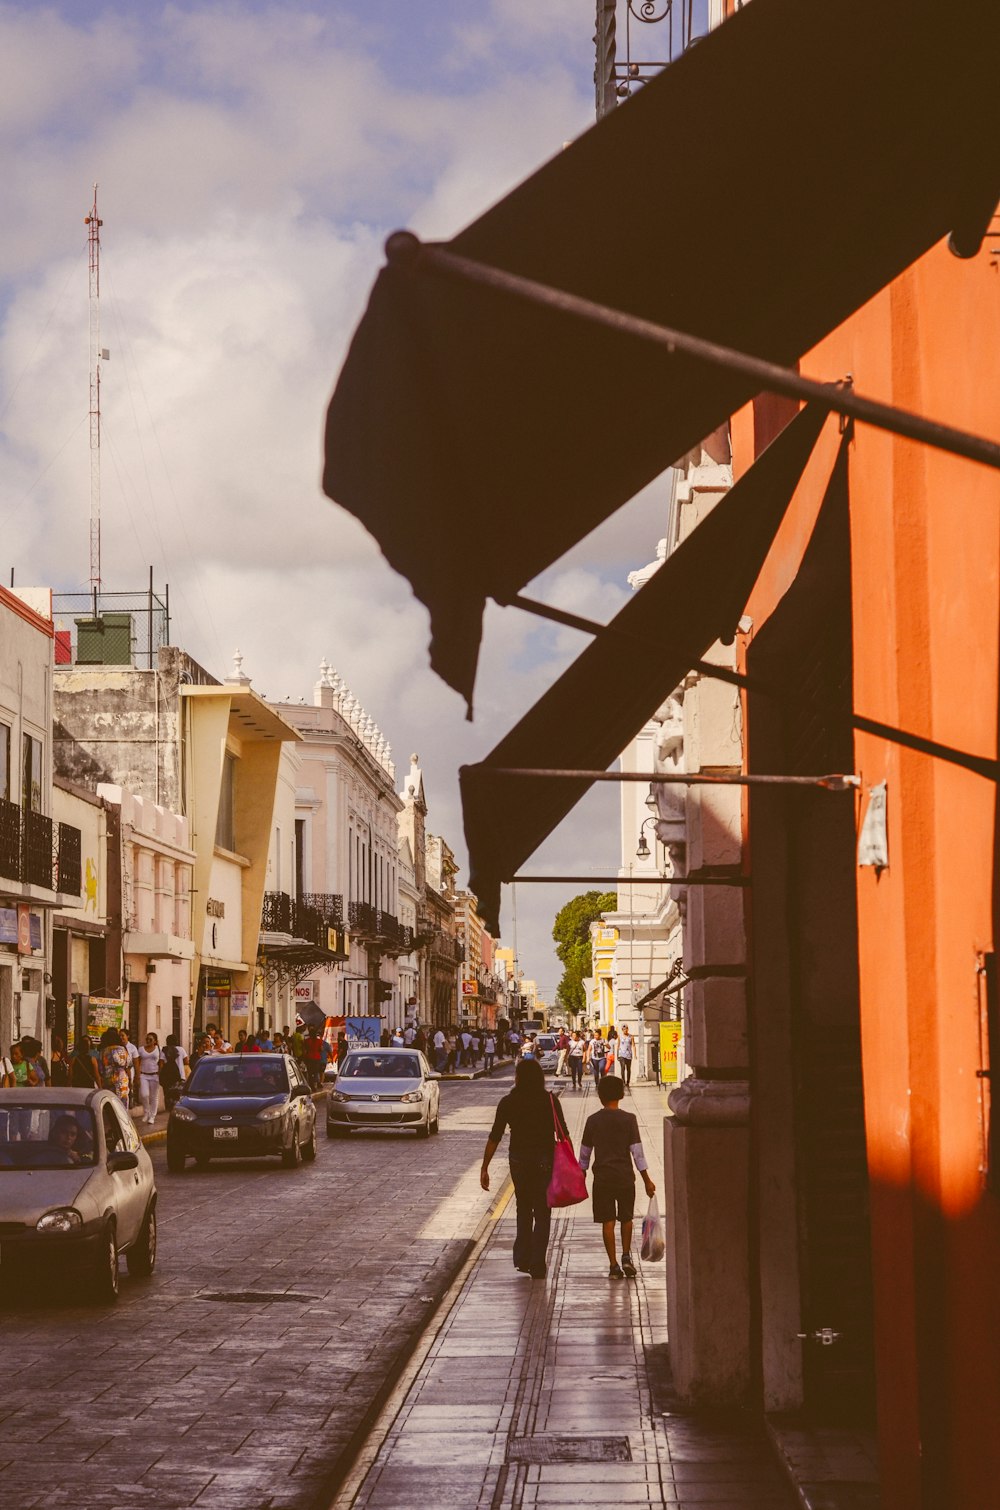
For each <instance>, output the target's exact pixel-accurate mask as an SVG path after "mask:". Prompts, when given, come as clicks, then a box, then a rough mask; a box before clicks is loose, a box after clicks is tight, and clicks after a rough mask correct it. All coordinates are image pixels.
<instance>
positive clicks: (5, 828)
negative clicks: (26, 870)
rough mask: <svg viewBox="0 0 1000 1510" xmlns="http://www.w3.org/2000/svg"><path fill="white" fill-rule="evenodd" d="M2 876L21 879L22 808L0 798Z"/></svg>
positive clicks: (0, 866) (0, 870)
mask: <svg viewBox="0 0 1000 1510" xmlns="http://www.w3.org/2000/svg"><path fill="white" fill-rule="evenodd" d="M0 876H8V877H9V878H10V879H11V880H13V881H19V880H20V879H21V809H20V808H19V807H18V805H17V803H16V802H8V801H7V799H6V798H0Z"/></svg>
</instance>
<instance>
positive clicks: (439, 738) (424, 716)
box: [0, 0, 667, 993]
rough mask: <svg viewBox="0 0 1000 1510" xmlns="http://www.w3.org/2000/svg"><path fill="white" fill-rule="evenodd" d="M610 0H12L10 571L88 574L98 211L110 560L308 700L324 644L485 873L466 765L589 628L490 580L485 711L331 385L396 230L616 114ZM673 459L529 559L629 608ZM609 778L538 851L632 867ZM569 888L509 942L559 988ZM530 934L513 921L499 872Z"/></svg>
mask: <svg viewBox="0 0 1000 1510" xmlns="http://www.w3.org/2000/svg"><path fill="white" fill-rule="evenodd" d="M593 24H594V6H593V0H476V3H475V5H472V6H470V5H469V4H468V3H467V0H422V3H421V4H419V5H415V4H413V3H412V0H365V3H360V0H355V3H349V0H323V3H318V0H314V3H312V4H309V3H304V0H302V3H300V0H281V3H280V4H267V3H259V0H227V3H219V4H209V3H198V0H182V3H173V4H161V3H157V0H141V3H137V0H131V3H128V4H125V3H118V4H108V5H104V4H98V3H93V0H63V3H55V4H51V5H45V4H38V3H35V0H32V3H30V4H26V3H14V4H3V3H0V141H2V148H3V160H4V163H5V170H6V171H5V203H6V211H5V217H4V218H5V227H6V229H5V238H4V239H5V256H4V258H3V259H2V265H0V532H2V537H3V539H4V540H5V541H6V542H7V547H8V556H9V559H8V561H7V562H4V561H3V560H2V559H0V572H2V574H3V575H2V580H4V581H5V582H6V581H9V571H10V570H11V569H13V570H14V572H15V580H16V582H17V583H18V585H29V584H31V585H34V584H46V585H51V586H53V587H55V588H56V589H57V590H62V591H72V590H75V589H78V588H85V587H86V586H87V583H88V580H89V514H90V491H91V467H90V454H89V426H88V409H89V365H90V341H89V324H88V321H89V310H88V266H87V228H86V226H85V224H84V217H85V216H86V214H87V213H88V212H89V209H90V206H91V202H92V197H93V185H94V184H95V182H96V183H97V184H98V185H99V189H98V196H99V198H98V203H99V210H100V215H101V218H102V220H103V222H104V224H103V228H102V231H101V237H102V249H101V304H100V309H101V338H100V339H101V345H102V346H105V347H107V348H108V349H109V351H110V357H109V360H108V361H107V362H105V363H104V364H103V368H102V389H101V404H102V416H103V432H102V447H101V458H102V459H101V518H102V577H103V581H104V584H105V587H106V588H107V589H108V590H116V589H117V590H130V589H134V588H141V587H142V586H143V585H144V584H145V583H146V580H147V576H148V570H149V566H150V565H152V567H153V570H154V576H155V580H156V583H157V585H158V586H162V584H163V583H165V582H169V584H170V597H171V610H172V630H173V632H172V635H171V638H172V639H173V641H174V642H175V643H177V644H180V645H182V646H183V647H184V648H185V649H186V650H188V651H189V652H190V653H191V654H193V655H194V656H195V658H196V659H197V660H199V661H200V662H201V663H202V664H203V665H205V666H206V667H207V668H208V669H209V670H210V671H212V672H213V673H214V674H215V675H217V676H219V677H224V676H226V675H228V674H229V672H230V670H231V661H232V655H233V652H234V650H235V649H236V648H237V647H239V649H240V650H241V651H242V653H243V657H244V669H245V672H246V674H248V675H249V676H251V677H252V679H253V684H254V687H255V688H256V689H257V690H258V691H259V692H260V693H261V694H262V695H264V696H267V697H270V698H275V699H292V700H297V699H298V698H303V699H305V700H307V701H308V700H310V699H311V695H312V687H313V684H314V682H315V681H316V679H317V676H318V667H319V663H320V661H321V660H322V659H324V658H325V659H327V660H328V661H329V662H330V663H331V664H332V665H333V666H334V667H336V669H337V670H338V671H339V672H340V674H341V676H342V677H343V678H344V680H345V681H346V682H347V684H348V685H349V686H350V688H351V689H352V691H353V692H354V693H355V695H356V696H357V697H358V698H359V699H360V700H361V702H362V703H363V705H364V706H365V708H366V709H367V711H368V712H370V713H371V715H372V717H373V718H374V719H375V721H376V722H377V723H378V725H379V726H380V728H381V729H382V730H383V732H384V733H385V734H386V736H387V738H388V739H389V740H390V742H391V744H392V748H393V756H394V759H395V761H396V767H397V777H398V783H397V784H400V785H401V782H402V777H403V773H404V772H405V770H406V769H407V767H408V760H409V755H410V752H411V751H414V752H417V753H418V754H419V756H420V760H421V765H422V767H423V771H424V781H425V788H426V791H427V795H428V802H429V805H430V812H429V819H428V821H429V826H430V828H431V830H432V832H436V833H441V834H443V835H444V837H445V838H446V839H447V840H448V842H449V843H450V844H451V845H452V847H453V848H454V849H455V851H456V854H457V855H458V857H459V860H460V863H461V864H462V865H463V873H462V875H460V877H459V880H460V882H462V881H463V880H464V878H465V874H466V872H465V871H464V864H465V847H464V842H463V839H462V822H461V806H460V802H459V798H458V781H457V770H458V767H459V765H461V764H462V763H464V762H466V761H469V760H475V759H477V758H479V757H481V756H482V755H484V754H485V753H486V752H487V751H488V750H489V749H490V748H491V747H492V746H493V744H495V743H496V741H497V740H498V739H499V738H500V737H501V735H502V734H504V733H505V732H506V731H507V729H508V728H509V727H510V726H511V724H513V723H514V722H515V721H516V719H517V718H518V717H519V716H520V714H521V713H522V712H523V711H524V710H525V709H526V708H527V707H529V706H530V704H531V703H532V702H533V701H534V700H535V698H536V697H537V696H538V695H539V694H540V693H541V692H542V691H543V690H544V688H545V687H546V686H547V685H548V684H549V683H550V682H551V680H552V679H553V678H554V677H555V676H556V675H558V673H559V672H560V671H561V670H562V669H563V668H564V667H565V666H566V665H568V664H569V662H570V661H571V660H572V659H573V657H574V656H575V655H576V654H578V653H579V652H580V650H582V649H583V648H584V645H585V643H586V641H585V639H584V638H583V637H582V636H581V635H579V634H578V633H576V632H574V631H570V630H563V629H559V628H555V627H553V626H546V625H544V624H542V623H541V622H540V621H537V620H533V619H530V618H528V617H526V616H525V615H523V614H520V613H519V612H518V611H517V610H513V609H505V610H500V609H496V608H490V609H489V610H488V612H487V621H486V629H485V640H484V649H483V654H482V657H481V661H480V671H479V678H478V683H477V689H476V720H475V722H474V723H473V724H471V725H470V724H467V723H466V722H465V717H464V711H465V710H464V706H463V704H462V702H461V700H460V699H459V698H458V697H457V696H456V695H455V694H454V693H453V692H451V691H450V690H449V689H448V688H446V687H445V686H444V684H443V683H441V682H440V681H439V680H438V679H437V678H436V677H435V676H434V675H433V674H432V673H431V672H430V670H429V669H428V664H427V649H426V647H427V639H428V633H427V617H426V612H425V610H424V609H423V607H422V606H421V605H420V604H419V603H417V602H416V600H415V599H414V598H413V596H412V593H411V592H410V589H409V586H408V584H407V583H406V582H405V581H404V580H403V579H402V578H400V577H398V576H397V575H396V574H395V573H394V572H393V571H392V570H391V568H390V567H389V566H388V565H387V564H386V563H385V561H384V560H383V558H382V556H381V554H380V552H379V550H378V548H377V546H376V545H375V543H374V542H373V540H372V539H371V538H370V537H369V536H368V535H367V534H366V532H365V531H364V529H363V528H362V526H361V525H360V524H358V523H357V522H356V521H355V520H353V519H352V518H351V517H350V516H349V515H348V514H346V513H345V512H343V511H342V510H340V509H339V508H338V507H337V506H336V505H335V504H333V503H331V502H330V501H329V500H328V499H327V498H325V496H324V495H323V493H322V491H321V488H320V473H321V447H322V437H323V423H324V417H325V410H326V406H327V404H328V402H329V398H330V394H331V393H332V391H333V387H334V384H335V381H336V377H337V373H338V371H339V369H340V366H341V363H342V361H343V358H344V355H345V352H346V347H347V343H348V341H349V339H350V335H351V332H352V330H353V328H354V327H355V325H356V323H357V321H358V319H359V318H360V315H361V313H362V311H363V309H364V304H365V300H366V297H367V294H368V290H369V288H370V286H371V284H372V282H373V281H374V278H375V275H376V273H377V271H378V269H379V267H380V266H381V263H382V260H383V258H382V246H383V243H384V240H385V237H386V235H387V234H388V233H389V232H390V231H392V230H394V229H396V228H398V227H402V226H409V227H412V228H413V229H414V230H415V231H417V232H418V233H419V234H420V235H421V236H425V237H432V238H446V237H449V236H451V235H453V234H454V233H455V232H457V231H458V230H460V229H461V228H462V227H463V226H464V225H466V224H467V223H468V222H469V221H470V220H473V219H474V218H475V217H476V216H477V215H479V214H480V213H481V212H482V211H483V210H485V209H486V208H487V207H488V206H489V205H490V204H492V203H493V202H495V200H497V199H498V198H499V197H501V196H502V195H503V194H504V193H505V192H506V191H508V190H509V189H511V188H513V187H514V186H515V185H516V184H517V183H518V182H519V181H520V180H521V179H522V178H524V177H525V176H526V175H527V174H528V173H530V172H531V171H532V170H533V169H534V168H536V167H537V166H539V164H541V163H542V162H544V161H545V160H546V159H547V158H549V157H551V156H553V155H554V154H555V153H557V152H559V151H560V150H561V149H562V146H563V144H564V143H565V142H566V141H568V140H570V139H572V138H574V137H575V136H577V135H579V134H580V133H581V132H582V131H584V130H586V129H587V128H588V127H589V126H590V125H591V123H592V119H593V84H592V72H593V43H592V35H593ZM666 506H667V489H666V484H665V482H663V481H661V482H660V483H656V484H653V485H652V486H651V487H650V488H648V489H647V490H645V492H644V493H643V494H642V495H640V497H639V498H637V499H636V500H633V502H632V503H630V504H629V505H628V506H627V507H626V508H625V509H624V510H621V511H620V512H619V513H618V514H617V515H615V516H614V517H613V518H612V519H611V520H610V521H608V522H606V523H605V524H604V525H602V526H601V527H600V528H599V529H598V530H596V531H595V532H594V533H593V534H592V535H591V536H589V537H588V538H587V539H586V540H585V541H583V542H582V543H581V544H580V545H579V546H578V547H577V548H576V549H575V550H574V551H573V552H571V553H570V554H569V555H567V556H566V557H564V558H563V559H562V561H560V562H559V563H557V564H556V565H555V566H554V567H553V568H551V569H550V570H549V571H547V572H546V573H545V574H544V575H543V576H542V577H541V578H539V579H538V581H537V582H535V583H534V584H532V585H531V588H530V592H531V594H532V595H534V596H536V597H541V598H544V599H545V600H547V601H548V602H551V603H553V604H557V605H558V606H560V607H563V608H567V609H569V610H571V611H573V612H576V613H579V614H582V615H585V616H588V617H593V618H597V619H602V620H605V619H607V618H609V617H610V616H611V615H612V614H613V613H614V612H615V611H616V609H617V608H618V607H620V606H621V604H622V602H623V601H624V599H625V597H626V596H627V593H628V588H627V585H626V577H627V573H628V572H629V571H630V570H632V569H634V568H635V567H637V566H641V565H642V564H644V563H645V562H647V561H648V560H650V559H652V557H653V555H654V552H655V545H656V541H657V538H658V537H659V535H661V534H662V533H663V530H664V521H665V517H666ZM619 842H620V841H619V834H618V799H617V792H616V789H615V788H614V787H605V788H604V789H602V790H601V791H600V792H597V793H592V794H591V795H590V796H589V797H588V798H586V799H585V800H584V802H583V803H582V804H580V806H579V807H578V808H577V809H576V810H575V812H574V813H573V814H572V815H571V816H570V817H569V818H568V819H567V820H566V821H565V822H564V823H563V825H562V826H561V827H560V829H559V830H558V831H557V832H556V834H554V835H553V836H552V838H551V839H550V840H549V841H548V843H547V844H546V845H545V846H544V848H543V849H542V850H540V851H539V852H538V854H537V856H536V857H535V859H534V861H533V862H532V866H531V868H532V869H533V870H534V871H536V872H543V871H548V872H550V873H565V874H573V873H578V872H580V873H582V872H589V873H594V874H598V873H599V874H614V873H615V871H616V869H617V865H618V854H619ZM576 889H577V888H575V887H568V888H566V887H564V888H561V889H560V888H557V887H552V888H550V887H531V888H528V887H521V888H520V889H519V893H518V898H517V947H518V955H519V959H520V963H521V966H522V969H523V970H524V973H525V974H526V975H528V976H530V977H533V978H535V979H537V980H538V981H539V983H540V984H541V986H542V987H543V988H544V989H545V990H546V991H547V992H549V993H551V991H552V990H553V989H554V987H555V985H556V982H557V980H558V976H559V969H560V967H559V965H558V962H557V960H556V958H555V955H554V950H553V945H552V939H551V927H552V918H553V916H554V914H555V912H556V910H557V909H558V907H559V906H560V905H562V903H563V902H564V901H566V900H568V898H569V897H570V896H571V895H572V894H573V893H574V891H575V890H576ZM503 932H504V942H505V943H508V944H509V943H511V942H513V929H512V909H511V905H510V893H509V890H507V891H505V905H504V913H503Z"/></svg>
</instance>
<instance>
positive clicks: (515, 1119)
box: [490, 1090, 569, 1162]
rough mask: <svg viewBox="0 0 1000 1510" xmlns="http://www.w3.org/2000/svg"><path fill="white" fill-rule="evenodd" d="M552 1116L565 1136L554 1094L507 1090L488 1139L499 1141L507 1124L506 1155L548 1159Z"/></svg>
mask: <svg viewBox="0 0 1000 1510" xmlns="http://www.w3.org/2000/svg"><path fill="white" fill-rule="evenodd" d="M553 1107H555V1114H556V1120H557V1121H558V1123H559V1127H560V1130H561V1132H562V1134H563V1136H564V1137H569V1131H568V1129H567V1127H566V1118H565V1117H564V1116H563V1110H562V1107H561V1106H560V1105H559V1101H558V1099H557V1097H555V1096H552V1095H549V1094H548V1093H546V1094H545V1095H544V1096H522V1095H520V1094H519V1093H518V1092H517V1091H516V1090H513V1091H509V1092H508V1093H507V1095H506V1096H504V1097H503V1098H502V1099H501V1101H500V1103H499V1105H498V1106H497V1114H496V1116H495V1117H494V1119H493V1127H492V1129H491V1130H490V1142H491V1143H499V1142H500V1139H501V1138H502V1137H503V1135H504V1131H505V1129H506V1128H508V1127H509V1128H510V1157H511V1158H512V1159H537V1160H538V1161H540V1162H544V1161H545V1160H548V1159H551V1158H552V1154H553V1151H554V1149H555V1146H556V1131H555V1123H554V1122H553V1120H552V1108H553Z"/></svg>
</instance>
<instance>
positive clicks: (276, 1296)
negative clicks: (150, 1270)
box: [195, 1290, 319, 1306]
mask: <svg viewBox="0 0 1000 1510" xmlns="http://www.w3.org/2000/svg"><path fill="white" fill-rule="evenodd" d="M195 1299H196V1300H231V1301H233V1302H235V1304H236V1305H241V1306H266V1305H270V1304H271V1302H272V1301H281V1300H287V1301H294V1302H295V1303H296V1304H298V1305H301V1304H302V1303H303V1301H306V1300H318V1299H319V1296H318V1295H296V1294H295V1293H294V1292H292V1291H291V1290H210V1291H209V1292H208V1293H207V1294H203V1295H196V1296H195Z"/></svg>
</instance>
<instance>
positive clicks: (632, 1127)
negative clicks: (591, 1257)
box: [580, 1075, 656, 1279]
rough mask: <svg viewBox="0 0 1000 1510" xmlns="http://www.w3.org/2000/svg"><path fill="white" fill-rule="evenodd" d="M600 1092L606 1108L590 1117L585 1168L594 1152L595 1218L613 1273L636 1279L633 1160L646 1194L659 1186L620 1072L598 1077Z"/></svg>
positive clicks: (583, 1147)
mask: <svg viewBox="0 0 1000 1510" xmlns="http://www.w3.org/2000/svg"><path fill="white" fill-rule="evenodd" d="M597 1094H598V1096H599V1097H600V1101H601V1108H602V1109H601V1110H600V1111H599V1112H592V1113H591V1115H590V1116H589V1117H588V1118H587V1125H586V1127H585V1128H584V1129H583V1138H582V1139H581V1142H580V1168H581V1169H582V1170H583V1171H584V1173H586V1171H587V1169H588V1168H589V1166H590V1156H591V1154H593V1155H594V1192H593V1198H594V1221H595V1222H600V1224H601V1231H602V1233H603V1236H604V1247H605V1249H606V1251H607V1255H608V1263H609V1265H610V1267H609V1269H608V1278H609V1279H625V1278H628V1279H635V1277H636V1267H635V1263H634V1261H633V1259H632V1217H633V1215H634V1213H635V1175H634V1174H633V1173H632V1165H633V1163H634V1164H635V1167H636V1169H638V1171H639V1173H640V1174H641V1175H642V1182H643V1184H644V1185H645V1187H646V1194H647V1195H649V1196H651V1195H654V1194H655V1192H656V1186H655V1185H654V1184H653V1181H652V1180H651V1179H650V1176H649V1168H648V1165H647V1164H646V1155H645V1154H644V1153H643V1151H642V1138H641V1137H640V1135H639V1123H638V1121H637V1120H636V1117H635V1114H634V1113H633V1112H623V1111H622V1110H621V1107H620V1106H619V1102H620V1101H621V1098H622V1096H623V1095H624V1094H625V1085H624V1082H623V1081H622V1080H621V1079H619V1077H618V1076H617V1075H605V1076H604V1078H603V1080H600V1081H598V1085H597ZM616 1221H617V1222H619V1223H620V1224H621V1229H622V1261H621V1263H620V1264H619V1262H618V1255H617V1249H616V1246H615V1222H616Z"/></svg>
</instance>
